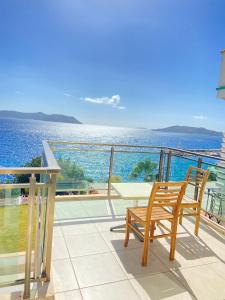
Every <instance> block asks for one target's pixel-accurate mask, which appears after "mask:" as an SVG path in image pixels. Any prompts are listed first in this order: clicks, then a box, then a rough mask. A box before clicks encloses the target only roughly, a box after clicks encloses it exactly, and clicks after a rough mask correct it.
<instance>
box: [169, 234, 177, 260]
mask: <svg viewBox="0 0 225 300" xmlns="http://www.w3.org/2000/svg"><path fill="white" fill-rule="evenodd" d="M175 248H176V234H174V235H173V236H172V237H171V242H170V260H174V257H175Z"/></svg>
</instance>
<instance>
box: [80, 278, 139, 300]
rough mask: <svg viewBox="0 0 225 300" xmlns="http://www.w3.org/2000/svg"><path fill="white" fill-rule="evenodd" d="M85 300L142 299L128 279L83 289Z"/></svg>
mask: <svg viewBox="0 0 225 300" xmlns="http://www.w3.org/2000/svg"><path fill="white" fill-rule="evenodd" d="M81 293H82V296H83V299H84V300H125V299H129V300H140V299H141V298H140V297H139V296H138V294H137V293H136V291H135V290H134V288H133V287H132V285H131V283H130V282H129V281H128V280H124V281H119V282H114V283H108V284H104V285H98V286H93V287H89V288H85V289H82V290H81Z"/></svg>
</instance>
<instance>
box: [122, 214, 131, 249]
mask: <svg viewBox="0 0 225 300" xmlns="http://www.w3.org/2000/svg"><path fill="white" fill-rule="evenodd" d="M130 223H131V216H130V214H129V211H128V210H127V217H126V233H125V241H124V247H127V246H128V241H129V238H130V227H129V225H128V224H130Z"/></svg>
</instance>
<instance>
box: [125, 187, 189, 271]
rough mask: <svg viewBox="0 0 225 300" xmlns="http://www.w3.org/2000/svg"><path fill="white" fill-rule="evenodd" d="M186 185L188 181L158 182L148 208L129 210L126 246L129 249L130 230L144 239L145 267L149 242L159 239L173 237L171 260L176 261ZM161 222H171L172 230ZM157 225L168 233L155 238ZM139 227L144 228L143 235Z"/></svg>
mask: <svg viewBox="0 0 225 300" xmlns="http://www.w3.org/2000/svg"><path fill="white" fill-rule="evenodd" d="M186 185H187V182H186V181H184V182H166V183H164V182H156V183H154V185H153V187H152V192H151V195H150V198H149V201H148V206H147V207H134V208H127V216H126V236H125V242H124V246H125V247H127V245H128V241H129V235H130V230H133V231H134V232H136V233H137V234H138V235H139V236H140V237H142V238H143V240H144V247H143V255H142V265H143V266H146V265H147V257H148V245H149V240H150V241H153V240H154V239H157V238H163V237H171V244H170V260H174V253H175V244H176V232H177V223H178V216H179V211H180V203H181V200H182V198H183V195H184V193H185V189H186ZM161 220H168V221H170V222H171V228H168V227H167V226H165V224H162V223H161V222H160V221H161ZM156 223H157V224H158V225H159V226H161V228H163V229H164V230H166V231H167V232H168V233H165V234H161V235H156V236H155V235H154V231H155V228H156V227H155V224H156ZM137 224H138V226H137ZM139 226H140V227H142V228H143V233H142V231H141V230H140V228H139Z"/></svg>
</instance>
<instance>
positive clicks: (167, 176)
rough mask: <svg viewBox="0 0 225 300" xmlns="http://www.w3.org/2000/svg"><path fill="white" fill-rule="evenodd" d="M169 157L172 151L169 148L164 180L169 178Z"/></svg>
mask: <svg viewBox="0 0 225 300" xmlns="http://www.w3.org/2000/svg"><path fill="white" fill-rule="evenodd" d="M171 157H172V151H171V150H170V151H169V152H168V156H167V165H166V179H165V181H169V179H170V165H171Z"/></svg>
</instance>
